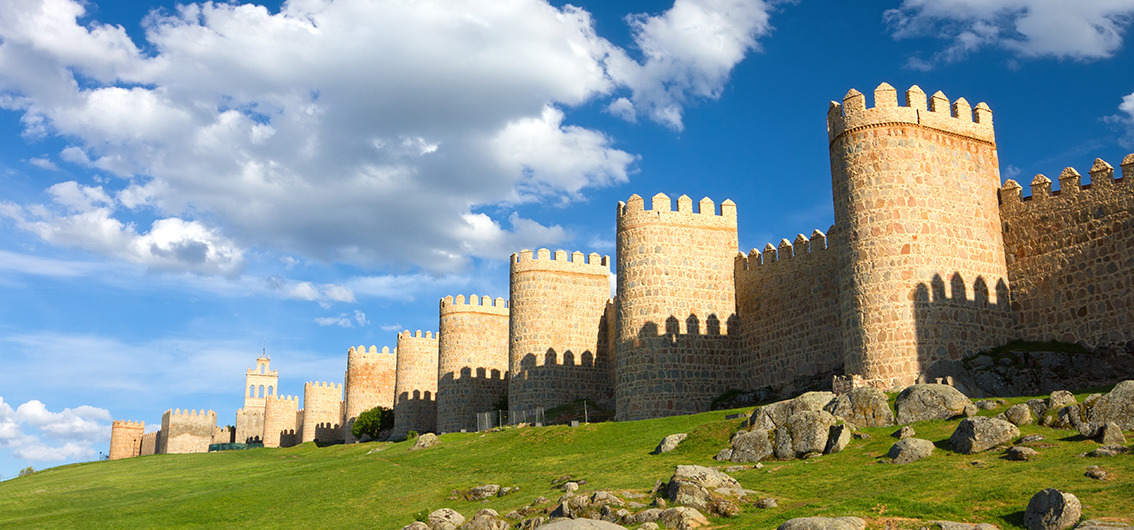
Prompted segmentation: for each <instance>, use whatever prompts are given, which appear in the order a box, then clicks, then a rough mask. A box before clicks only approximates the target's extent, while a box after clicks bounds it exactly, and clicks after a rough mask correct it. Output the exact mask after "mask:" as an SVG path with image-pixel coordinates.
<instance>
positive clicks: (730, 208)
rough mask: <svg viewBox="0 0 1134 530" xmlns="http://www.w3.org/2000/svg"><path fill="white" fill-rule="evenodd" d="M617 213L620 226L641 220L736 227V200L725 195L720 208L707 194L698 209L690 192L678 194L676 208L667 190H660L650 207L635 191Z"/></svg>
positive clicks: (697, 226) (643, 221)
mask: <svg viewBox="0 0 1134 530" xmlns="http://www.w3.org/2000/svg"><path fill="white" fill-rule="evenodd" d="M616 217H617V220H618V226H619V227H632V226H636V225H640V224H659V223H660V224H672V225H677V226H687V227H691V228H722V229H727V230H735V229H736V203H734V202H732V200H731V199H725V201H724V202H722V203H721V206H720V211H719V212H718V210H717V207H716V204H715V203H714V202H713V200H712V199H710V198H708V197H705V198H704V199H701V202H699V203H697V211H694V208H693V199H690V198H689V196H688V195H682V196H680V197H678V198H677V209H676V210H674V209H673V200H672V199H670V198H669V196H668V195H666V194H664V193H658V194H657V195H654V196H653V197H652V198H651V199H650V209H648V210H647V209H646V201H645V200H644V199H643V198H642V197H640V196H638V195H637V194H634V195H631V196H630V198H629V199H627V200H626V202H621V201H619V203H618V207H617V212H616Z"/></svg>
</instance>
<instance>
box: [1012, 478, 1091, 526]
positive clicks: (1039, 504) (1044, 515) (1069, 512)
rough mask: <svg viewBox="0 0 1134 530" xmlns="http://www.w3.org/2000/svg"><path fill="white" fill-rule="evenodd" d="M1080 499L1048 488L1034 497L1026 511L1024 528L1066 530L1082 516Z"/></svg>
mask: <svg viewBox="0 0 1134 530" xmlns="http://www.w3.org/2000/svg"><path fill="white" fill-rule="evenodd" d="M1082 514H1083V512H1082V507H1081V506H1080V505H1079V499H1078V497H1075V496H1074V495H1072V494H1070V493H1064V492H1062V491H1059V490H1057V489H1054V488H1047V489H1045V490H1043V491H1041V492H1039V493H1037V494H1035V496H1033V497H1032V500H1031V501H1029V502H1028V509H1027V510H1024V527H1025V528H1028V529H1029V530H1065V529H1067V528H1071V527H1072V526H1074V525H1075V523H1077V522H1078V521H1079V517H1080V516H1082Z"/></svg>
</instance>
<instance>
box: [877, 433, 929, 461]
mask: <svg viewBox="0 0 1134 530" xmlns="http://www.w3.org/2000/svg"><path fill="white" fill-rule="evenodd" d="M933 449H934V445H933V442H931V441H929V440H922V439H921V438H904V439H901V440H898V443H896V444H894V445H893V446H891V447H890V452H888V453H886V456H888V457H890V458H891V459H892V460H893V461H894V463H895V464H908V463H910V462H917V461H918V460H921V459H923V458H929V455H932V454H933Z"/></svg>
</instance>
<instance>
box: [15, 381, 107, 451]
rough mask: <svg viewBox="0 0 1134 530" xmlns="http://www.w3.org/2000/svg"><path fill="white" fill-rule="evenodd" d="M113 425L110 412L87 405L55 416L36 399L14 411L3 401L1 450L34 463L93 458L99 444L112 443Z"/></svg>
mask: <svg viewBox="0 0 1134 530" xmlns="http://www.w3.org/2000/svg"><path fill="white" fill-rule="evenodd" d="M110 421H111V417H110V412H109V411H107V410H106V409H100V408H96V407H90V406H86V405H84V406H81V407H76V408H73V409H71V408H65V409H63V410H62V411H61V412H51V411H49V410H47V407H46V406H45V405H44V404H43V403H41V402H40V401H38V400H34V399H33V400H31V401H28V402H26V403H24V404H22V405H20V406H19V407H16V409H15V410H13V409H12V407H11V405H9V404H7V403H5V402H4V398H3V397H0V448H4V449H7V450H9V451H11V453H12V456H14V457H16V458H20V459H23V460H29V461H33V462H58V461H62V460H68V459H79V458H91V457H93V456H95V454H96V452H97V450H96V449H95V447H94V446H95V444H105V443H106V442H108V441H109V440H110ZM27 431H38V432H34V433H33V432H27ZM43 438H47V439H48V440H47V441H45V440H43ZM60 442H61V443H60Z"/></svg>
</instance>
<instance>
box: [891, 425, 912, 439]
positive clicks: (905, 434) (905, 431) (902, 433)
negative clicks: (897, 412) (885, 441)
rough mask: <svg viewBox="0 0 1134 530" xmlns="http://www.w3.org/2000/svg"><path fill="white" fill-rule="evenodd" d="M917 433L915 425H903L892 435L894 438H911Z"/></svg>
mask: <svg viewBox="0 0 1134 530" xmlns="http://www.w3.org/2000/svg"><path fill="white" fill-rule="evenodd" d="M916 434H917V432H915V431H914V429H913V427H910V426H909V425H903V426H902V428H901V429H898V430H896V431H894V433H893V434H891V435H890V436H893V437H894V438H897V439H899V440H905V439H906V438H911V437H913V436H915V435H916Z"/></svg>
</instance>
